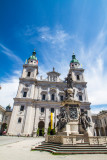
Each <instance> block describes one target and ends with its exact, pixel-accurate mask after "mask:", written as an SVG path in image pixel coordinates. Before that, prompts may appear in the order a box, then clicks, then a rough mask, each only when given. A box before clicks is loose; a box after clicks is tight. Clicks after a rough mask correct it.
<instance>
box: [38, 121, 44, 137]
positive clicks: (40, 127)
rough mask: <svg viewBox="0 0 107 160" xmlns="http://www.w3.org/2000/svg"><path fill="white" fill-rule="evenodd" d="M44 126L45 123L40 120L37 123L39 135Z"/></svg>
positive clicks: (41, 134) (41, 133)
mask: <svg viewBox="0 0 107 160" xmlns="http://www.w3.org/2000/svg"><path fill="white" fill-rule="evenodd" d="M44 126H45V123H44V122H43V121H40V122H39V123H38V128H39V136H43V132H44Z"/></svg>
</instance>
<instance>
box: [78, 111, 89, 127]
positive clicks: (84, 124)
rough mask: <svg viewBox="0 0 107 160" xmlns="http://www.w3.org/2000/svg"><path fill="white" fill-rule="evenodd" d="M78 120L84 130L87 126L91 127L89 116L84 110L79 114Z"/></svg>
mask: <svg viewBox="0 0 107 160" xmlns="http://www.w3.org/2000/svg"><path fill="white" fill-rule="evenodd" d="M80 122H81V124H82V128H83V129H84V130H86V129H87V128H88V127H91V125H90V122H91V120H90V117H88V116H87V115H86V114H85V113H84V112H83V113H82V114H81V115H80Z"/></svg>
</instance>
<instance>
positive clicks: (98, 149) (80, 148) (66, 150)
mask: <svg viewBox="0 0 107 160" xmlns="http://www.w3.org/2000/svg"><path fill="white" fill-rule="evenodd" d="M32 150H38V151H48V152H51V153H53V154H91V153H92V154H107V147H106V145H86V144H85V145H80V144H79V145H77V144H76V145H62V144H53V143H42V145H39V146H37V147H35V148H33V149H32Z"/></svg>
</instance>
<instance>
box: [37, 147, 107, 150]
mask: <svg viewBox="0 0 107 160" xmlns="http://www.w3.org/2000/svg"><path fill="white" fill-rule="evenodd" d="M35 149H52V150H60V151H63V150H64V151H69V150H107V148H100V149H99V148H64V149H62V148H56V147H55V148H52V147H35Z"/></svg>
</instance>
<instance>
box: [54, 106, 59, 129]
mask: <svg viewBox="0 0 107 160" xmlns="http://www.w3.org/2000/svg"><path fill="white" fill-rule="evenodd" d="M57 115H59V111H58V108H56V110H55V127H56V125H57V121H58V119H57Z"/></svg>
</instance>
